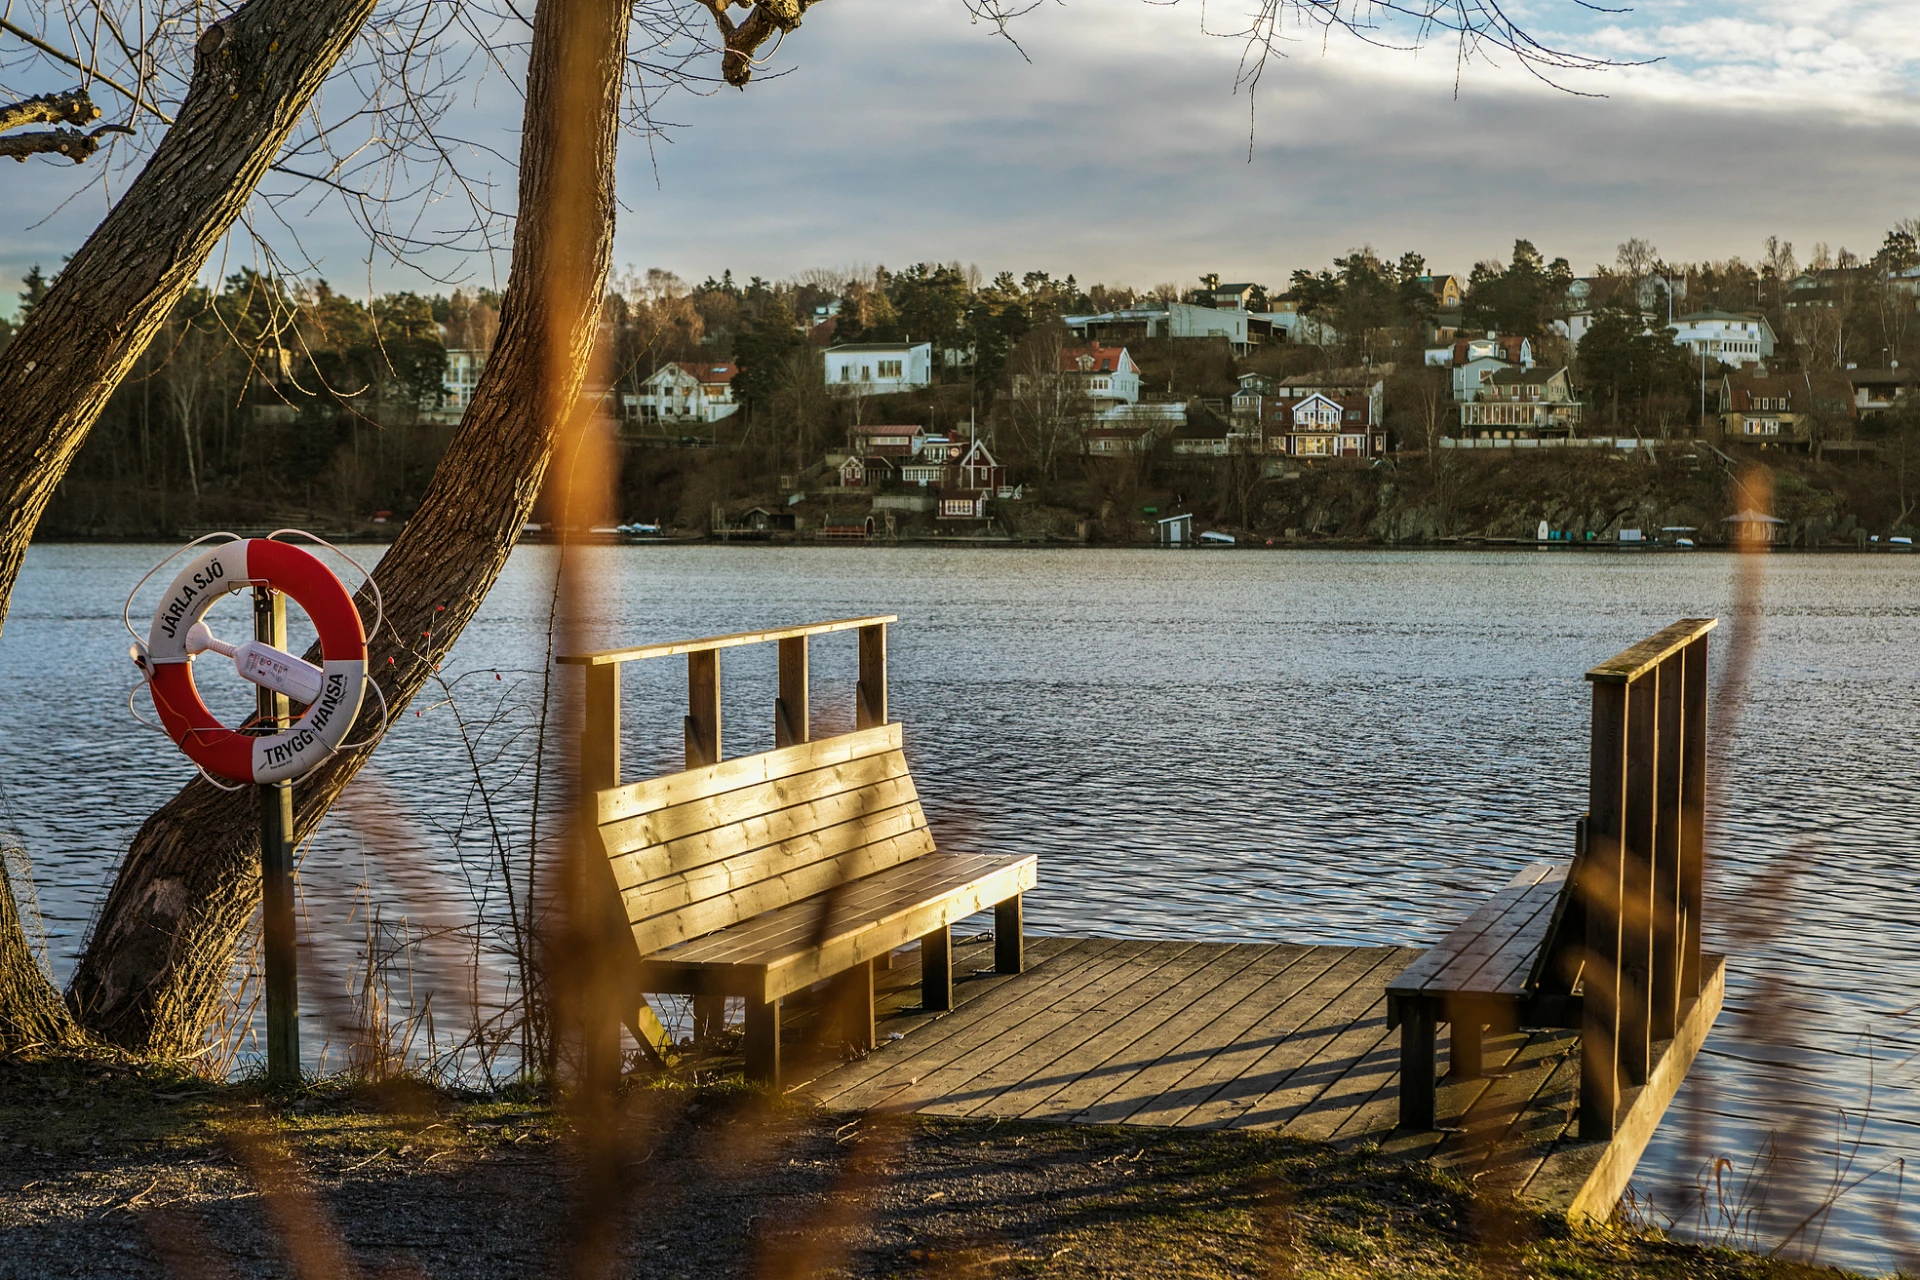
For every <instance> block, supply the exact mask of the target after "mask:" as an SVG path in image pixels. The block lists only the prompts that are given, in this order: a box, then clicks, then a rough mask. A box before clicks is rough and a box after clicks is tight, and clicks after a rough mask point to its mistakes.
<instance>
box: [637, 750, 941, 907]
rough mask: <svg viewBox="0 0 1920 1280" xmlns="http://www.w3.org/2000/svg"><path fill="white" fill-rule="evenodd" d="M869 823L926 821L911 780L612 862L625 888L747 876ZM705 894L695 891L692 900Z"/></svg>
mask: <svg viewBox="0 0 1920 1280" xmlns="http://www.w3.org/2000/svg"><path fill="white" fill-rule="evenodd" d="M900 822H905V824H906V825H905V826H904V827H903V826H900V825H899V823H900ZM862 824H866V825H870V826H873V827H874V828H875V829H876V830H877V829H879V828H881V827H887V828H888V829H889V830H888V834H895V833H897V832H898V831H901V830H905V829H907V828H909V827H916V826H925V825H926V815H925V814H924V813H923V812H922V811H921V808H920V798H919V795H918V793H916V792H915V790H914V787H913V781H912V779H910V778H888V779H887V780H885V781H884V782H878V783H874V784H873V785H871V786H868V787H863V788H861V789H860V790H858V791H842V792H839V793H837V794H834V795H829V796H823V797H821V798H820V799H818V800H810V801H808V802H806V803H805V804H798V805H794V806H793V807H791V808H788V809H775V810H773V811H772V812H770V813H764V814H760V815H758V816H756V817H751V818H742V819H740V820H739V821H738V822H732V823H729V824H727V825H726V826H724V827H718V828H715V829H714V830H711V831H698V832H695V833H694V834H692V835H687V836H681V837H679V838H678V839H675V840H670V841H667V842H666V843H664V844H656V845H647V846H644V847H642V848H638V849H633V850H630V851H628V852H626V853H617V854H613V855H611V856H610V857H609V858H608V863H609V864H610V867H611V870H612V872H613V877H614V882H615V883H616V884H618V885H619V886H620V888H621V890H622V891H623V892H625V891H628V890H631V891H634V892H637V893H657V892H666V891H667V886H668V885H671V884H680V883H699V882H700V880H701V877H703V876H710V875H719V874H725V875H729V876H732V877H734V878H735V882H736V883H748V882H751V881H752V880H754V879H761V878H764V877H766V876H769V875H773V874H775V873H776V872H778V871H780V870H783V869H785V868H788V867H791V866H793V865H794V863H793V862H792V860H791V859H793V858H796V857H801V856H804V855H805V854H806V853H807V849H806V848H805V847H804V846H803V845H801V844H799V843H796V842H800V841H804V840H805V839H807V838H808V837H810V836H822V835H824V834H825V833H827V832H830V831H834V830H836V829H837V828H840V827H845V826H860V825H862ZM822 856H824V855H822ZM698 898H699V895H698V894H696V895H695V896H694V898H693V899H690V901H697V900H698Z"/></svg>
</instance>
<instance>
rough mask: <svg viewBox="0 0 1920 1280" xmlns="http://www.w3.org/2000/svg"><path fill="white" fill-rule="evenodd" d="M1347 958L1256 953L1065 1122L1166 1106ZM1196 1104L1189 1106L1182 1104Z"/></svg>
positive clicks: (1106, 1120) (1293, 950)
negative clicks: (1269, 1015) (1207, 1066)
mask: <svg viewBox="0 0 1920 1280" xmlns="http://www.w3.org/2000/svg"><path fill="white" fill-rule="evenodd" d="M1346 954H1348V949H1347V948H1345V947H1302V946H1292V945H1282V946H1276V947H1273V948H1271V949H1268V950H1265V951H1262V952H1261V953H1260V954H1258V955H1256V956H1255V958H1254V960H1253V962H1252V963H1251V964H1249V965H1247V967H1246V968H1244V969H1242V970H1241V971H1240V972H1239V973H1238V974H1236V975H1234V976H1233V977H1231V978H1228V979H1226V980H1224V981H1222V982H1221V983H1220V984H1219V985H1218V986H1216V987H1215V988H1214V989H1213V990H1211V991H1208V992H1205V993H1203V994H1201V995H1200V997H1199V998H1198V999H1196V1000H1194V1001H1193V1002H1192V1003H1191V1004H1189V1005H1188V1006H1187V1007H1186V1009H1184V1010H1183V1011H1182V1012H1181V1013H1180V1014H1178V1015H1177V1016H1175V1017H1173V1018H1171V1019H1169V1020H1168V1021H1166V1022H1164V1023H1162V1024H1161V1025H1160V1026H1159V1027H1156V1028H1155V1029H1154V1030H1153V1031H1152V1032H1151V1033H1149V1034H1148V1035H1147V1036H1146V1037H1145V1038H1144V1039H1142V1040H1141V1041H1140V1043H1139V1044H1138V1045H1137V1046H1136V1048H1135V1050H1134V1052H1135V1053H1136V1054H1137V1055H1138V1056H1139V1057H1140V1058H1141V1059H1142V1066H1141V1067H1140V1068H1139V1069H1138V1070H1136V1071H1133V1072H1131V1073H1128V1074H1127V1075H1124V1076H1122V1077H1120V1078H1118V1079H1116V1080H1114V1081H1113V1082H1112V1083H1111V1084H1110V1085H1109V1086H1108V1087H1107V1088H1106V1090H1105V1091H1104V1092H1102V1093H1100V1094H1098V1095H1097V1096H1095V1097H1091V1098H1089V1099H1087V1100H1086V1101H1084V1102H1082V1103H1081V1104H1080V1109H1079V1110H1078V1111H1076V1112H1074V1113H1073V1114H1072V1115H1071V1116H1067V1117H1065V1118H1066V1119H1069V1120H1072V1121H1075V1122H1077V1123H1081V1124H1118V1123H1120V1122H1121V1121H1123V1120H1125V1119H1126V1118H1127V1117H1129V1116H1131V1115H1133V1114H1135V1113H1136V1112H1138V1111H1141V1110H1142V1109H1144V1108H1147V1107H1150V1106H1152V1105H1155V1104H1157V1103H1160V1102H1161V1101H1163V1100H1164V1099H1168V1098H1169V1097H1171V1095H1172V1094H1173V1091H1174V1090H1175V1089H1176V1087H1178V1086H1179V1085H1180V1084H1181V1082H1182V1081H1184V1080H1186V1079H1187V1078H1188V1077H1189V1076H1191V1075H1192V1074H1193V1073H1194V1072H1195V1071H1196V1070H1198V1069H1199V1067H1200V1066H1201V1065H1202V1064H1203V1063H1205V1062H1206V1061H1207V1060H1209V1059H1210V1058H1212V1057H1213V1055H1214V1054H1216V1053H1218V1052H1220V1051H1221V1050H1222V1049H1225V1048H1226V1047H1227V1046H1229V1045H1231V1044H1232V1043H1233V1042H1234V1040H1235V1038H1236V1037H1238V1036H1239V1035H1240V1033H1241V1032H1242V1031H1244V1030H1246V1028H1247V1027H1249V1026H1251V1025H1252V1024H1253V1023H1254V1022H1255V1021H1256V1020H1257V1019H1258V1018H1259V1017H1260V1015H1261V1014H1263V1013H1266V1012H1269V1011H1270V1010H1272V1009H1273V1008H1274V1007H1276V1006H1277V1005H1278V1004H1280V1003H1281V1002H1283V1001H1285V1000H1286V998H1287V997H1288V996H1291V995H1292V994H1293V993H1294V992H1296V991H1298V990H1299V989H1300V988H1301V987H1303V986H1305V985H1306V984H1307V983H1308V982H1310V981H1311V980H1312V979H1314V978H1316V977H1318V976H1319V975H1320V974H1321V973H1323V972H1325V971H1326V970H1327V969H1328V968H1331V967H1332V965H1333V962H1334V960H1335V959H1337V958H1338V957H1340V956H1342V955H1346ZM1209 1087H1211V1086H1209ZM1076 1096H1077V1091H1076ZM1198 1100H1199V1099H1198V1098H1194V1099H1190V1100H1189V1102H1188V1105H1191V1104H1192V1102H1197V1101H1198Z"/></svg>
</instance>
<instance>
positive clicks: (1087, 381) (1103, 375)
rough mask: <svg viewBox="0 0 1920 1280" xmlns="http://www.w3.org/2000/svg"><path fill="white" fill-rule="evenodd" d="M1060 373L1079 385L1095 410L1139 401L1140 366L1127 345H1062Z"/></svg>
mask: <svg viewBox="0 0 1920 1280" xmlns="http://www.w3.org/2000/svg"><path fill="white" fill-rule="evenodd" d="M1060 372H1061V373H1064V374H1066V375H1068V376H1069V377H1071V378H1073V379H1074V380H1075V381H1077V382H1078V383H1079V384H1080V390H1081V391H1082V392H1083V393H1084V394H1085V395H1086V397H1087V399H1088V400H1090V401H1092V402H1093V407H1094V410H1095V412H1100V411H1103V410H1106V409H1111V408H1113V407H1114V406H1116V405H1123V404H1139V403H1140V366H1139V365H1137V364H1135V363H1134V362H1133V357H1132V356H1130V355H1128V354H1127V349H1126V348H1125V347H1103V346H1101V345H1100V344H1099V343H1098V342H1090V343H1088V344H1087V345H1086V346H1084V347H1062V348H1061V349H1060Z"/></svg>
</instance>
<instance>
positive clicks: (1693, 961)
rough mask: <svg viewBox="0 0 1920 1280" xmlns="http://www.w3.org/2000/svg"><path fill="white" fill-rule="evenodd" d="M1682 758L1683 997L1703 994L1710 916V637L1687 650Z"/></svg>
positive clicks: (1682, 722)
mask: <svg viewBox="0 0 1920 1280" xmlns="http://www.w3.org/2000/svg"><path fill="white" fill-rule="evenodd" d="M1683 655H1684V657H1685V662H1684V663H1683V665H1682V670H1683V671H1684V672H1685V676H1684V693H1683V696H1682V699H1681V702H1682V711H1681V728H1680V740H1681V748H1680V750H1681V762H1680V929H1681V935H1680V998H1681V999H1682V1000H1691V999H1693V998H1694V997H1695V996H1698V995H1699V994H1700V982H1701V972H1700V926H1701V922H1702V921H1704V920H1705V919H1706V916H1705V914H1704V911H1703V908H1704V906H1705V901H1704V899H1705V896H1706V847H1707V834H1706V832H1707V637H1706V636H1704V635H1702V636H1701V637H1700V638H1699V639H1697V640H1695V641H1694V642H1693V643H1692V644H1690V645H1688V646H1687V647H1686V649H1685V650H1683Z"/></svg>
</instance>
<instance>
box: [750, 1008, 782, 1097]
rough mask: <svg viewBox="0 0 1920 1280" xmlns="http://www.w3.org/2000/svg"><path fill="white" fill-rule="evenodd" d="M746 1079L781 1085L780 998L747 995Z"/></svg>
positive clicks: (776, 1086) (776, 1085)
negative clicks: (758, 998)
mask: <svg viewBox="0 0 1920 1280" xmlns="http://www.w3.org/2000/svg"><path fill="white" fill-rule="evenodd" d="M747 1079H748V1080H751V1081H752V1082H753V1083H755V1084H768V1085H772V1086H773V1087H774V1088H776V1089H777V1088H779V1087H780V1001H779V999H778V998H777V997H776V998H775V999H772V1000H755V999H754V998H753V997H752V996H748V997H747Z"/></svg>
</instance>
